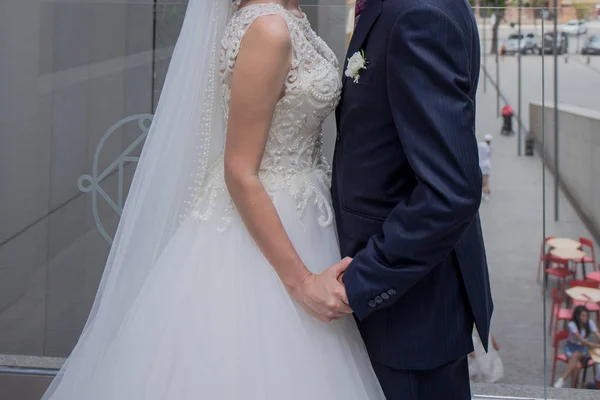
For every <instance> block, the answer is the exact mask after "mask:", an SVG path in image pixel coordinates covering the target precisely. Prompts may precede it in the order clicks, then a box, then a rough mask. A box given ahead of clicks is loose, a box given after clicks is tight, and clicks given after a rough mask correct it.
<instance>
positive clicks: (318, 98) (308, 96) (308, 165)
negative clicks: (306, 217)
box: [194, 2, 342, 227]
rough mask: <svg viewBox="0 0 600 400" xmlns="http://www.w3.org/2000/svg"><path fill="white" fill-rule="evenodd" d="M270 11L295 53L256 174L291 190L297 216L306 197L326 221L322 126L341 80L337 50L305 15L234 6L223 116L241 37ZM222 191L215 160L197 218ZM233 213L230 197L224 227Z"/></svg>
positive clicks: (224, 55) (225, 45)
mask: <svg viewBox="0 0 600 400" xmlns="http://www.w3.org/2000/svg"><path fill="white" fill-rule="evenodd" d="M273 14H276V15H280V16H281V17H283V18H284V19H285V21H286V23H287V26H288V29H289V32H290V37H291V41H292V49H293V52H292V62H291V68H290V71H289V73H288V75H287V79H286V81H285V88H284V94H283V97H282V98H281V99H280V100H279V101H278V102H277V104H276V106H275V112H274V115H273V120H272V122H271V127H270V131H269V137H268V139H267V143H266V147H265V152H264V156H263V159H262V162H261V167H260V174H259V175H260V178H261V180H262V182H263V185H264V186H265V188H266V190H267V191H268V192H269V193H270V195H271V196H274V195H276V193H277V192H279V191H282V190H289V192H290V193H291V194H292V195H293V196H294V198H295V199H296V201H297V203H298V204H297V210H298V213H299V216H301V215H302V212H303V210H304V207H305V206H306V204H308V202H309V201H311V200H312V201H315V202H316V204H317V205H318V206H319V208H320V209H321V211H322V215H321V217H320V218H319V223H320V224H321V225H323V226H325V225H329V224H331V222H332V221H333V213H332V210H331V205H330V204H329V200H328V196H327V195H326V194H325V193H323V190H322V189H320V187H323V186H325V187H329V184H330V179H331V178H330V175H331V173H330V167H329V165H328V163H327V161H326V159H325V158H324V156H323V153H322V142H323V136H322V127H323V122H324V120H325V118H326V117H327V116H328V115H329V114H330V113H331V112H332V111H333V110H334V109H335V107H336V106H337V103H338V101H339V98H340V94H341V87H342V84H341V80H340V75H339V70H338V61H337V58H336V56H335V54H334V53H333V51H332V50H331V49H330V48H329V47H328V46H327V45H326V44H325V42H324V41H323V40H322V39H321V38H320V37H318V36H317V35H316V33H315V32H314V31H313V30H312V28H311V26H310V24H309V22H308V19H307V18H306V16H305V15H304V16H303V17H297V16H296V15H294V14H293V13H291V12H290V11H287V10H286V9H284V8H283V7H282V6H280V5H278V4H270V3H269V4H267V3H262V4H252V5H248V6H244V7H242V8H239V2H238V3H237V4H235V5H234V13H233V16H232V17H231V20H230V21H229V24H228V27H227V29H226V32H225V35H224V38H223V40H222V46H221V57H220V66H221V69H220V71H221V90H222V100H223V108H224V111H225V116H226V118H227V116H228V114H229V101H230V95H231V90H230V83H231V75H232V73H233V68H234V66H235V62H236V58H237V55H238V52H239V49H240V44H241V42H242V39H243V37H244V35H245V33H246V31H247V30H248V28H249V27H250V25H251V24H252V23H253V22H254V21H255V20H256V19H257V18H259V17H261V16H264V15H273ZM315 179H316V180H318V181H320V182H315ZM323 184H324V185H323ZM222 190H225V191H226V190H227V189H226V187H225V183H224V179H223V165H222V163H217V165H215V167H214V169H213V171H212V172H211V174H210V176H209V180H208V182H207V187H206V188H205V190H203V191H202V193H203V194H202V195H201V198H200V199H199V201H198V205H197V206H196V208H195V210H194V215H195V217H197V218H200V219H207V218H209V217H210V216H211V215H212V213H213V211H214V209H215V207H216V203H217V202H216V201H215V199H216V197H217V195H218V191H222ZM233 211H234V208H233V202H232V201H229V205H228V207H227V208H226V210H224V215H223V216H224V218H225V224H224V227H225V226H227V225H228V222H229V220H230V214H231V212H233Z"/></svg>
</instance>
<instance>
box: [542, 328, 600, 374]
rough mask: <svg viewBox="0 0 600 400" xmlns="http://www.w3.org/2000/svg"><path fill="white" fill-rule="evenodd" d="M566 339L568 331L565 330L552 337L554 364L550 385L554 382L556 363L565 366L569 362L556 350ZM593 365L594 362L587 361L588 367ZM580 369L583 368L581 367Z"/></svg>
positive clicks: (565, 356) (564, 355)
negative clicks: (561, 363)
mask: <svg viewBox="0 0 600 400" xmlns="http://www.w3.org/2000/svg"><path fill="white" fill-rule="evenodd" d="M568 337H569V331H568V330H567V329H565V330H562V331H560V332H557V333H556V336H554V363H553V366H552V380H551V382H552V383H554V382H555V381H556V364H557V363H558V361H560V362H564V363H565V364H567V363H568V362H569V359H568V358H567V355H566V354H564V353H560V354H559V353H558V348H559V347H560V343H561V342H563V341H565V340H567V338H568ZM594 364H595V362H594V360H592V359H590V360H589V361H588V367H593V366H594ZM581 368H583V365H582V366H581Z"/></svg>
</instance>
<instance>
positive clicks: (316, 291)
mask: <svg viewBox="0 0 600 400" xmlns="http://www.w3.org/2000/svg"><path fill="white" fill-rule="evenodd" d="M351 261H352V259H351V258H349V257H346V258H344V259H343V260H341V261H340V262H338V263H336V264H334V265H332V266H331V267H329V268H328V269H326V270H325V271H323V272H322V273H320V274H318V275H316V274H309V275H307V276H306V277H305V278H304V279H303V280H302V281H301V282H299V284H298V285H296V286H295V287H294V288H293V289H292V290H291V295H292V297H293V298H294V299H295V300H296V301H298V302H299V303H300V305H301V306H302V307H303V308H304V310H305V311H306V312H308V313H309V314H310V315H312V316H313V317H315V318H317V319H319V320H320V321H323V322H329V321H332V320H336V319H339V318H341V317H343V316H344V315H347V314H351V313H352V309H351V308H350V307H349V306H348V298H347V296H346V289H345V288H344V285H343V284H342V283H341V282H340V281H339V277H340V275H341V274H343V272H344V271H345V270H346V268H347V267H348V265H349V264H350V262H351Z"/></svg>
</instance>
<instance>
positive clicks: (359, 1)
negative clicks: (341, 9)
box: [354, 0, 367, 20]
mask: <svg viewBox="0 0 600 400" xmlns="http://www.w3.org/2000/svg"><path fill="white" fill-rule="evenodd" d="M365 5H367V0H356V6H355V7H354V18H355V20H358V17H359V16H360V14H361V13H362V11H363V10H364V9H365Z"/></svg>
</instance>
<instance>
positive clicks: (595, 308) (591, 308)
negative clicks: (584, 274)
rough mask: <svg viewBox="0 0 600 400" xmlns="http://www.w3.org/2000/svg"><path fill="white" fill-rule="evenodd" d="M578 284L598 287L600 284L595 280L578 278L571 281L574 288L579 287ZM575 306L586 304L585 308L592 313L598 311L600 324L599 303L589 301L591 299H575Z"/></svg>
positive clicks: (599, 322)
mask: <svg viewBox="0 0 600 400" xmlns="http://www.w3.org/2000/svg"><path fill="white" fill-rule="evenodd" d="M577 286H582V287H588V288H592V289H598V287H599V286H600V284H598V283H597V282H593V281H588V280H576V279H573V280H572V281H571V282H569V287H572V288H573V287H577ZM573 306H574V307H577V306H585V308H587V310H588V312H589V313H590V314H592V313H596V321H597V322H598V324H600V305H599V304H598V303H594V302H589V301H581V300H573Z"/></svg>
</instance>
